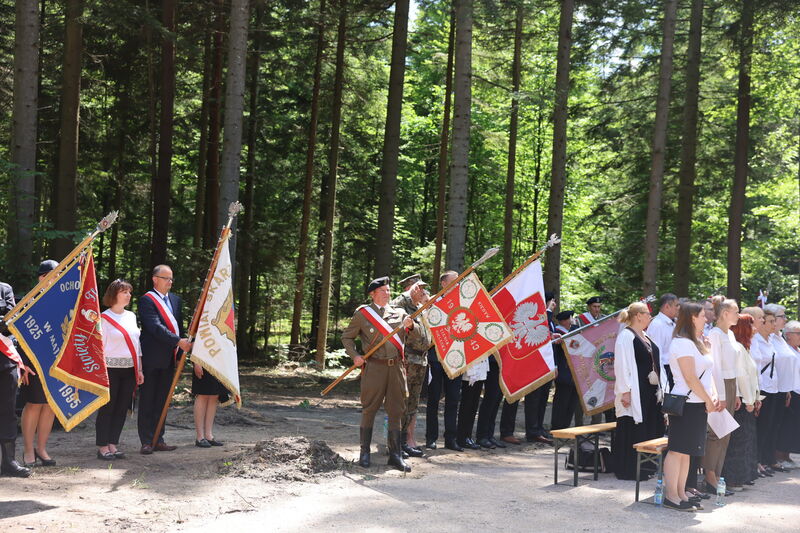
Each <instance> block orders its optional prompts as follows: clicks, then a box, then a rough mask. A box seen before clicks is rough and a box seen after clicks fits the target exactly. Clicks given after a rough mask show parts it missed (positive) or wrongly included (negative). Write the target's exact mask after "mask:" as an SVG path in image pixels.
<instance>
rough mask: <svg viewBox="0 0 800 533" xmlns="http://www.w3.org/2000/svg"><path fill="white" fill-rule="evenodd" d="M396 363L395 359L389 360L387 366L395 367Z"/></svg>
mask: <svg viewBox="0 0 800 533" xmlns="http://www.w3.org/2000/svg"><path fill="white" fill-rule="evenodd" d="M394 362H395V360H394V359H388V360H387V361H386V364H387V365H389V366H394Z"/></svg>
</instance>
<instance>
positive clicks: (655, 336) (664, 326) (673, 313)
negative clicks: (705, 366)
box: [647, 292, 681, 389]
mask: <svg viewBox="0 0 800 533" xmlns="http://www.w3.org/2000/svg"><path fill="white" fill-rule="evenodd" d="M680 308H681V303H680V301H679V300H678V297H677V296H675V295H674V294H672V293H671V292H667V293H664V294H662V295H661V298H659V299H658V314H657V315H656V316H655V318H653V320H652V322H650V325H649V326H648V327H647V336H648V337H650V339H651V340H652V341H653V342H655V343H656V346H658V352H659V353H660V354H661V365H662V366H663V367H664V372H666V374H667V380H668V381H669V388H670V389H672V385H673V380H672V371H671V370H670V368H669V343H670V342H671V341H672V332H673V330H674V329H675V319H676V318H677V317H678V310H679V309H680Z"/></svg>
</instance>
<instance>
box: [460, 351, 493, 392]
mask: <svg viewBox="0 0 800 533" xmlns="http://www.w3.org/2000/svg"><path fill="white" fill-rule="evenodd" d="M488 375H489V358H488V357H487V358H486V359H484V360H482V361H478V362H477V363H475V364H473V365H472V366H470V367H469V368H468V369H467V371H466V372H464V373H463V374H462V375H461V379H462V381H468V382H469V384H470V385H474V384H475V382H476V381H486V376H488Z"/></svg>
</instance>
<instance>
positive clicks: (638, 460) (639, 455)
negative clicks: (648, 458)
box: [636, 452, 642, 502]
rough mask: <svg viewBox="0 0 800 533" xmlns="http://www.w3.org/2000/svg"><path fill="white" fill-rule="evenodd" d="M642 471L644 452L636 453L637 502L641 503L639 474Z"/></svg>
mask: <svg viewBox="0 0 800 533" xmlns="http://www.w3.org/2000/svg"><path fill="white" fill-rule="evenodd" d="M641 470H642V452H636V501H637V502H638V501H639V479H641V478H640V477H639V473H640V472H641Z"/></svg>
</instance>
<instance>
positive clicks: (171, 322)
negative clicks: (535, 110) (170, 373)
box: [145, 291, 180, 357]
mask: <svg viewBox="0 0 800 533" xmlns="http://www.w3.org/2000/svg"><path fill="white" fill-rule="evenodd" d="M145 296H147V297H148V298H150V299H151V300H152V301H153V303H154V304H156V309H157V310H158V314H160V315H161V318H162V319H163V320H164V323H165V324H166V326H167V329H168V330H170V331H171V332H172V333H174V334H175V335H178V336H180V333H179V332H178V321H177V320H175V315H173V314H172V311H170V310H169V308H167V306H166V305H165V304H164V300H162V299H161V295H160V294H158V293H157V292H155V291H150V292H147V293H145ZM173 356H174V357H177V356H178V347H177V346H176V347H175V350H174V352H173Z"/></svg>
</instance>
